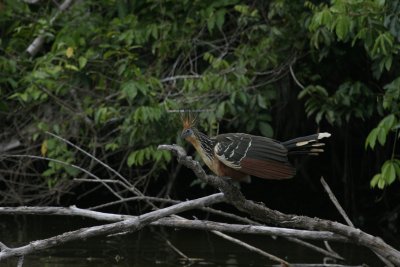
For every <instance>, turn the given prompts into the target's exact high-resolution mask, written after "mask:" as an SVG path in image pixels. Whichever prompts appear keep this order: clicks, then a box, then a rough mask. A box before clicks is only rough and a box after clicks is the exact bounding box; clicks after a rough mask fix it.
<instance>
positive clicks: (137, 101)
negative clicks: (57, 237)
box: [0, 0, 400, 246]
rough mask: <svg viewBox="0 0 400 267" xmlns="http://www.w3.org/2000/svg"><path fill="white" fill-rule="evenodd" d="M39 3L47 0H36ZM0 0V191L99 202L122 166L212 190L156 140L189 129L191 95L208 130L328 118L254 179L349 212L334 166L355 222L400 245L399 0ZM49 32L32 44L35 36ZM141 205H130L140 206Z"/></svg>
mask: <svg viewBox="0 0 400 267" xmlns="http://www.w3.org/2000/svg"><path fill="white" fill-rule="evenodd" d="M29 2H36V3H33V4H32V3H29ZM60 4H61V2H57V1H15V0H2V1H0V38H1V39H0V70H1V72H0V94H1V98H0V129H1V131H0V153H1V154H0V189H1V191H0V203H1V205H3V206H12V205H15V206H17V205H62V206H67V205H72V204H76V203H80V205H81V206H85V205H87V206H90V205H91V204H92V203H94V202H95V201H96V200H97V199H100V198H103V199H109V200H110V201H111V200H113V196H112V195H110V193H109V192H108V191H106V190H104V188H103V187H101V186H99V185H96V184H90V183H84V182H80V181H77V180H76V179H75V178H79V179H84V178H88V177H87V174H86V173H83V172H81V171H80V170H78V169H76V168H73V167H71V166H65V165H62V164H59V163H57V162H54V161H53V162H49V161H46V160H43V159H42V158H32V157H25V155H31V156H39V157H48V158H52V159H56V160H60V161H63V162H67V163H69V164H75V165H79V166H80V167H82V168H85V169H89V170H91V171H92V172H93V173H95V174H96V175H98V176H100V177H101V178H104V179H113V178H115V174H113V173H111V172H107V171H105V170H104V168H101V166H99V164H98V163H97V162H95V161H93V160H92V159H91V158H89V157H87V156H85V155H84V154H82V153H79V152H78V151H76V149H74V148H73V147H71V146H70V145H68V144H66V143H65V142H62V141H61V140H59V139H57V138H55V137H54V136H52V135H50V134H48V132H50V133H54V134H56V135H58V136H61V137H63V138H65V139H67V140H69V141H71V142H72V143H74V144H76V145H77V146H79V147H81V148H83V149H85V150H86V151H89V152H90V153H91V154H92V155H94V156H96V157H97V158H99V159H101V160H102V161H103V162H105V163H106V164H108V165H109V166H112V167H113V168H115V169H116V170H118V171H119V172H120V173H121V174H123V175H124V177H128V178H129V180H130V181H131V182H132V183H133V184H134V185H135V186H136V187H137V188H139V189H140V190H142V192H145V193H146V194H148V195H152V196H158V197H171V198H173V199H186V198H190V197H198V196H202V195H206V194H209V193H210V192H214V191H215V190H214V189H211V188H209V187H207V186H204V185H203V184H201V183H200V182H198V181H197V180H195V179H194V178H193V177H194V175H193V174H192V173H191V171H189V170H187V169H185V168H182V167H181V166H180V165H178V164H177V163H176V162H175V161H174V160H173V158H172V156H171V154H170V153H169V152H167V151H159V150H157V146H158V145H159V144H171V143H177V144H180V145H184V146H185V147H186V148H187V150H188V151H189V153H192V152H193V148H190V147H189V146H188V145H187V144H185V143H184V142H183V141H182V140H180V131H181V124H180V121H179V114H178V113H176V112H175V113H174V112H171V111H174V110H180V109H193V110H203V111H202V112H200V113H199V118H198V128H200V129H201V130H202V131H203V132H205V133H207V134H209V135H215V134H217V133H225V132H246V133H251V134H256V135H263V136H267V137H271V138H274V139H278V140H282V141H283V140H287V139H290V138H295V137H298V136H302V135H308V134H312V133H315V132H319V131H321V132H325V131H327V132H330V133H332V137H331V138H330V140H328V141H327V145H326V147H325V153H324V154H323V155H322V156H320V157H300V158H293V159H292V160H293V162H294V164H295V165H296V166H298V174H297V176H296V177H295V178H294V179H291V180H287V181H265V180H260V179H257V178H253V181H252V183H251V184H244V185H242V191H243V193H244V194H245V195H246V196H247V197H248V198H249V199H253V200H256V201H263V202H265V203H266V204H267V205H268V206H269V207H271V208H275V209H278V210H280V211H282V212H288V213H294V214H304V215H309V216H317V217H323V218H327V219H334V220H338V218H339V217H338V215H336V213H334V212H332V210H331V209H329V208H327V207H328V206H330V205H331V204H330V203H329V200H328V199H327V197H326V195H325V193H324V192H323V189H322V188H321V185H320V183H319V178H320V177H321V176H324V177H325V179H326V180H327V181H328V183H329V184H330V185H331V187H332V189H333V191H334V192H335V194H336V196H337V197H338V199H339V201H340V202H341V203H342V204H343V206H344V208H345V210H346V212H347V213H348V215H349V216H350V218H351V220H352V221H353V222H354V223H355V224H356V225H357V227H360V228H363V229H366V230H368V231H370V232H371V233H373V234H380V235H384V236H385V237H386V238H387V241H388V242H389V243H393V244H394V245H395V246H399V243H398V238H396V236H398V231H399V225H400V223H399V220H400V219H399V213H400V204H399V203H400V202H399V200H400V193H399V192H400V191H399V188H400V185H399V178H400V158H399V149H398V146H397V145H396V141H397V140H398V139H399V132H398V131H399V128H400V74H399V73H400V72H399V69H400V66H399V63H400V61H399V59H400V55H399V52H400V18H399V16H400V1H398V0H392V1H385V0H364V1H361V0H332V1H291V0H290V1H289V0H271V1H239V0H217V1H208V0H201V1H198V0H195V1H186V0H181V1H172V0H170V1H169V0H163V1H159V0H137V1H127V0H99V1H94V0H87V1H71V4H70V6H69V7H68V9H66V10H65V11H63V12H61V11H60V10H59V5H60ZM37 37H41V38H42V40H43V44H42V45H41V46H40V47H39V49H37V50H36V51H33V52H32V51H27V48H28V47H29V46H30V45H31V44H32V42H33V41H34V40H35V38H37ZM148 208H149V207H148V206H146V205H144V204H143V205H140V204H138V205H126V204H123V205H120V206H114V207H113V208H107V209H105V210H112V209H114V210H115V209H117V210H119V211H123V212H126V213H135V212H138V211H140V210H143V209H148Z"/></svg>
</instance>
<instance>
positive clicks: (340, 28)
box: [335, 16, 351, 40]
mask: <svg viewBox="0 0 400 267" xmlns="http://www.w3.org/2000/svg"><path fill="white" fill-rule="evenodd" d="M350 23H351V21H350V19H349V17H347V16H339V17H338V19H337V21H336V27H335V30H336V31H335V32H336V35H337V37H338V38H339V40H344V39H345V38H346V37H347V34H348V33H349V30H350Z"/></svg>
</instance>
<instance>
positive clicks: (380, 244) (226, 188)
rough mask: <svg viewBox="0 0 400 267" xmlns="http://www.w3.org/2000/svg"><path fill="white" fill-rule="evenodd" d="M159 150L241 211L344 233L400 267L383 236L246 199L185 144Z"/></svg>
mask: <svg viewBox="0 0 400 267" xmlns="http://www.w3.org/2000/svg"><path fill="white" fill-rule="evenodd" d="M158 149H163V150H169V151H171V152H173V153H174V154H175V155H176V156H177V160H178V162H179V163H181V164H183V165H184V166H186V167H188V168H190V169H192V170H193V171H194V173H195V175H196V176H197V177H198V178H199V179H201V180H202V181H203V182H206V183H207V184H209V185H211V186H213V187H215V188H218V189H219V190H220V191H221V192H223V193H224V195H225V198H226V200H227V202H229V203H231V204H232V205H234V206H235V207H236V208H237V209H239V210H240V211H242V212H245V213H247V214H249V215H250V216H252V217H254V218H256V219H258V220H260V221H263V222H265V223H270V224H274V225H279V226H282V227H293V228H302V229H308V230H319V231H330V232H333V233H336V234H339V235H341V236H344V237H347V238H348V239H350V240H351V241H352V242H353V243H355V244H357V245H362V246H365V247H367V248H369V249H371V250H373V251H375V252H377V253H378V254H379V255H380V256H382V257H384V258H385V259H387V260H388V261H390V262H391V263H393V264H394V265H397V266H400V251H398V250H396V249H394V248H393V247H391V246H390V245H388V244H386V243H385V242H384V241H383V240H382V239H381V238H379V237H375V236H372V235H370V234H368V233H365V232H363V231H361V230H360V229H357V228H354V227H351V226H347V225H344V224H341V223H338V222H333V221H329V220H324V219H319V218H310V217H307V216H299V215H290V214H284V213H281V212H279V211H276V210H272V209H270V208H268V207H266V206H264V205H262V204H259V203H255V202H253V201H251V200H248V199H246V198H245V197H244V196H243V194H242V193H241V192H240V190H239V189H238V188H237V187H235V186H233V185H232V184H231V183H230V182H229V181H227V180H224V179H221V178H219V177H216V176H213V175H207V174H206V173H205V171H204V170H203V168H202V167H201V165H200V163H199V162H197V161H195V160H193V159H192V158H191V157H188V156H187V155H186V152H185V151H184V149H183V148H182V147H179V146H177V145H160V146H159V147H158Z"/></svg>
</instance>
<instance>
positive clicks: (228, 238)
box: [213, 231, 290, 266]
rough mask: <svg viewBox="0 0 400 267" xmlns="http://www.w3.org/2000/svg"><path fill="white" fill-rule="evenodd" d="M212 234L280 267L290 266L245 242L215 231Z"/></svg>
mask: <svg viewBox="0 0 400 267" xmlns="http://www.w3.org/2000/svg"><path fill="white" fill-rule="evenodd" d="M213 232H214V234H216V235H218V236H220V237H222V238H223V239H226V240H228V241H230V242H232V243H235V244H238V245H240V246H242V247H245V248H246V249H248V250H250V251H253V252H256V253H257V254H260V255H262V256H264V257H267V258H268V259H270V260H272V261H276V262H279V263H280V264H281V265H282V266H290V264H289V263H288V262H287V261H285V260H283V259H281V258H278V257H277V256H275V255H272V254H270V253H267V252H265V251H263V250H261V249H259V248H256V247H254V246H252V245H249V244H247V243H245V242H243V241H240V240H239V239H237V238H233V237H231V236H228V235H226V234H223V233H221V232H215V231H213Z"/></svg>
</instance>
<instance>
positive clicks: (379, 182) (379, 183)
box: [378, 177, 385, 189]
mask: <svg viewBox="0 0 400 267" xmlns="http://www.w3.org/2000/svg"><path fill="white" fill-rule="evenodd" d="M378 188H379V189H383V188H385V180H384V179H382V177H381V178H380V179H379V180H378Z"/></svg>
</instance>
